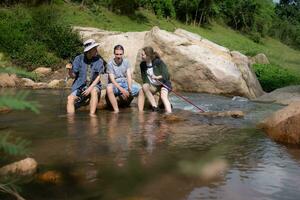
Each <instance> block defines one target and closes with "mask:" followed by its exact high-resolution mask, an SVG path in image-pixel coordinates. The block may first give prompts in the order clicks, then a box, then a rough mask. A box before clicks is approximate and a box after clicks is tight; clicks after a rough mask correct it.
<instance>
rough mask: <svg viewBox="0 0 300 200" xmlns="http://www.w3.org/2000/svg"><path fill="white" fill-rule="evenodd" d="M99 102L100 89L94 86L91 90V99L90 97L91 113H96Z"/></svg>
mask: <svg viewBox="0 0 300 200" xmlns="http://www.w3.org/2000/svg"><path fill="white" fill-rule="evenodd" d="M97 103H98V90H97V88H95V87H94V88H93V89H92V92H91V99H90V115H95V112H96V109H97Z"/></svg>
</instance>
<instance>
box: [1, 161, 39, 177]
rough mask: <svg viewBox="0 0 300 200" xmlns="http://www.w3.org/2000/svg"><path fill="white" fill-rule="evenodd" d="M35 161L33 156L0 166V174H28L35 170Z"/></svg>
mask: <svg viewBox="0 0 300 200" xmlns="http://www.w3.org/2000/svg"><path fill="white" fill-rule="evenodd" d="M37 165H38V164H37V162H36V161H35V160H34V159H33V158H26V159H24V160H20V161H17V162H14V163H11V164H9V165H6V166H4V167H2V168H0V175H7V174H15V175H20V176H27V175H28V176H30V175H32V174H34V173H35V172H36V170H37Z"/></svg>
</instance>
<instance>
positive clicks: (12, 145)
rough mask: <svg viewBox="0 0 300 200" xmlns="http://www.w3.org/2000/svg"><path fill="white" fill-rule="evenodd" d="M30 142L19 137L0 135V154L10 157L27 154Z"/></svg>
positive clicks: (6, 134)
mask: <svg viewBox="0 0 300 200" xmlns="http://www.w3.org/2000/svg"><path fill="white" fill-rule="evenodd" d="M29 145H30V142H29V141H28V140H24V139H22V138H19V137H13V136H11V134H9V133H4V134H3V133H1V134H0V152H1V153H5V154H8V155H11V156H20V155H26V154H28V152H29V151H28V146H29Z"/></svg>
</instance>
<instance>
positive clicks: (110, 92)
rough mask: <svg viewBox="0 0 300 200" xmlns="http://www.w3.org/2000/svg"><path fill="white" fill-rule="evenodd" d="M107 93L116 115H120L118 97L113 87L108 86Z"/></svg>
mask: <svg viewBox="0 0 300 200" xmlns="http://www.w3.org/2000/svg"><path fill="white" fill-rule="evenodd" d="M106 92H107V96H108V99H109V101H110V103H111V105H112V107H113V109H114V112H115V113H118V112H119V107H118V102H117V99H116V96H115V94H114V91H113V86H112V85H108V86H107V88H106Z"/></svg>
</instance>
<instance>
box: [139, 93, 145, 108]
mask: <svg viewBox="0 0 300 200" xmlns="http://www.w3.org/2000/svg"><path fill="white" fill-rule="evenodd" d="M144 104H145V95H144V92H143V90H142V89H140V91H139V96H138V109H139V111H143V110H144Z"/></svg>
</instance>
